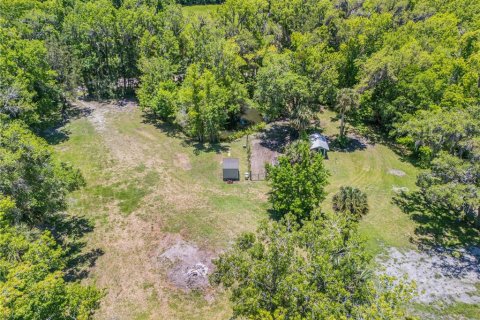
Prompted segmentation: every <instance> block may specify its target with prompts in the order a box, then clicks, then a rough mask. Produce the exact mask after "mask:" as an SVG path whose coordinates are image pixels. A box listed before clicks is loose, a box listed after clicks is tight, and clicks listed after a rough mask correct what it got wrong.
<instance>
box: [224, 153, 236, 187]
mask: <svg viewBox="0 0 480 320" xmlns="http://www.w3.org/2000/svg"><path fill="white" fill-rule="evenodd" d="M223 180H224V181H228V180H240V161H239V160H238V158H224V159H223Z"/></svg>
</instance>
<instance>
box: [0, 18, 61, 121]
mask: <svg viewBox="0 0 480 320" xmlns="http://www.w3.org/2000/svg"><path fill="white" fill-rule="evenodd" d="M0 21H1V20H0ZM0 52H1V53H2V54H1V55H0V116H2V115H6V116H7V117H8V118H12V119H21V120H23V121H25V122H26V123H27V124H28V125H30V126H34V127H41V126H45V125H46V124H50V125H51V124H52V123H53V122H55V121H57V120H58V119H59V111H60V91H59V86H58V84H57V82H56V79H55V76H56V74H55V72H54V71H53V70H52V69H51V67H50V66H49V64H48V62H47V61H48V59H47V50H46V48H45V45H44V43H43V42H42V41H39V40H25V39H21V37H20V35H19V33H18V32H17V30H15V29H13V28H4V27H2V26H1V25H0Z"/></svg>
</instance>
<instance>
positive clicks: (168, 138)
mask: <svg viewBox="0 0 480 320" xmlns="http://www.w3.org/2000/svg"><path fill="white" fill-rule="evenodd" d="M78 104H79V106H80V107H82V108H83V109H87V110H89V111H88V112H87V114H88V115H87V116H86V117H83V118H79V119H77V120H74V121H72V122H71V123H70V124H69V125H67V127H66V128H65V129H64V130H65V131H67V132H70V134H69V139H68V140H66V141H64V142H62V143H60V144H59V145H57V149H58V150H59V151H60V152H59V154H60V157H61V158H62V159H63V160H65V161H68V162H70V163H72V164H73V165H74V166H76V167H78V168H80V170H81V171H82V173H83V174H84V176H85V178H86V180H87V187H86V188H84V189H83V190H81V191H79V192H77V193H76V194H74V196H73V199H72V205H71V212H72V213H74V214H77V215H83V216H85V217H86V218H88V219H90V220H92V221H93V222H94V225H95V229H94V231H93V232H92V233H91V234H90V235H89V236H88V238H89V239H88V246H89V247H88V248H86V250H88V249H101V250H102V251H103V252H104V254H103V255H101V256H100V257H99V258H98V259H97V260H96V263H95V265H94V266H93V268H92V270H91V272H90V275H89V277H88V279H86V280H85V281H90V282H94V283H96V284H97V285H98V286H99V287H100V288H105V289H106V291H107V295H106V297H105V298H104V300H103V301H102V305H101V309H100V310H99V312H98V313H97V318H98V319H225V318H228V317H229V315H230V312H231V311H230V308H229V307H228V299H227V297H226V296H225V294H224V293H222V292H218V291H215V290H214V289H212V288H209V287H208V286H207V288H204V286H205V281H203V280H202V279H200V280H199V279H194V278H192V277H199V276H200V277H202V276H204V274H203V273H202V272H203V271H202V270H201V271H202V272H197V271H198V270H197V271H196V269H195V268H197V269H198V266H197V265H198V264H202V265H204V266H206V267H207V269H208V268H210V269H211V265H210V260H211V258H212V257H214V256H216V255H217V254H218V252H220V251H221V250H223V249H224V248H226V247H227V246H228V245H229V243H230V241H231V240H232V239H234V238H235V236H236V235H237V234H239V233H240V232H242V231H246V230H254V229H255V228H256V226H257V221H258V220H259V219H261V218H262V217H264V216H265V193H266V191H267V188H266V186H265V184H264V183H251V182H239V183H236V184H233V185H227V184H225V183H224V182H223V181H222V180H221V166H220V164H221V160H222V157H223V156H227V154H228V153H229V152H230V154H231V155H232V156H235V157H239V158H241V160H242V161H241V162H242V166H246V158H245V157H246V155H245V152H244V150H243V147H242V143H241V142H238V143H233V144H231V145H221V146H200V145H194V144H189V143H187V142H185V137H183V136H181V135H179V136H177V135H178V133H176V132H174V131H171V130H168V128H163V129H162V128H157V127H156V126H155V124H152V123H148V121H146V120H145V118H143V116H142V113H141V111H140V110H139V109H138V108H137V107H136V105H135V104H133V103H127V104H123V105H119V104H115V103H112V104H107V103H104V104H101V103H95V102H90V103H89V102H79V103H78ZM244 169H245V168H242V172H243V171H245V170H244ZM179 248H180V249H179ZM182 248H183V249H182ZM186 248H187V249H189V250H190V251H189V250H186ZM182 251H184V253H182ZM185 252H186V253H187V254H186V255H187V256H185ZM188 252H190V253H191V254H190V255H189V254H188ZM175 253H177V254H175ZM166 257H167V258H166ZM186 274H188V277H190V278H182V276H183V275H186ZM192 281H193V285H192V286H191V287H190V284H191V283H192ZM197 282H198V283H201V284H202V288H203V289H204V290H203V291H202V292H200V291H198V290H191V289H192V288H193V289H195V288H196V285H195V283H197Z"/></svg>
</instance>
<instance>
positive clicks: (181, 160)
mask: <svg viewBox="0 0 480 320" xmlns="http://www.w3.org/2000/svg"><path fill="white" fill-rule="evenodd" d="M174 165H175V166H176V167H178V168H182V169H183V170H191V169H192V164H191V163H190V159H189V158H188V155H186V154H185V153H177V154H175V161H174Z"/></svg>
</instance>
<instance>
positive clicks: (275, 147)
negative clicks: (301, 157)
mask: <svg viewBox="0 0 480 320" xmlns="http://www.w3.org/2000/svg"><path fill="white" fill-rule="evenodd" d="M292 135H293V130H292V128H290V127H289V125H288V123H287V122H275V123H273V124H271V125H270V126H269V127H268V128H267V129H266V130H265V131H264V132H262V133H259V134H257V135H256V137H255V138H254V139H252V140H251V142H250V143H251V145H250V146H251V151H252V155H251V159H250V161H251V174H252V178H253V179H255V178H256V177H257V178H258V179H259V180H262V179H264V178H265V173H266V170H265V165H266V164H274V163H275V162H276V161H277V158H278V157H279V156H280V155H281V153H282V152H283V149H284V148H285V146H286V145H288V143H289V142H290V141H292V140H293V137H292Z"/></svg>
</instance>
